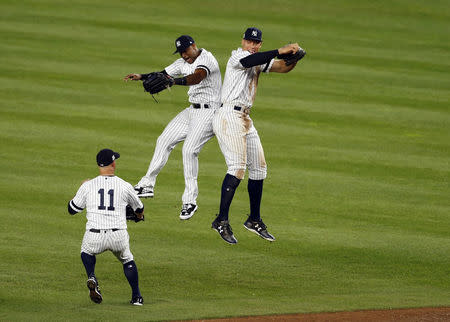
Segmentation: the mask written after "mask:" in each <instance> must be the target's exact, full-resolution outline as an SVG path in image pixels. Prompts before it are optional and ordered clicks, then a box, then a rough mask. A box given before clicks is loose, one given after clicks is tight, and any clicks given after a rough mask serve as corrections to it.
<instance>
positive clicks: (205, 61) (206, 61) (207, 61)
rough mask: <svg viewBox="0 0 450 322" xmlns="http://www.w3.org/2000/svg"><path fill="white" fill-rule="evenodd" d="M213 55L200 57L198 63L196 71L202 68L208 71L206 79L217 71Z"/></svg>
mask: <svg viewBox="0 0 450 322" xmlns="http://www.w3.org/2000/svg"><path fill="white" fill-rule="evenodd" d="M211 56H212V55H200V57H199V58H198V61H196V63H197V66H196V67H195V69H198V68H201V69H204V70H205V71H206V77H208V76H209V74H211V72H212V71H213V70H214V69H215V64H214V61H213V58H212V57H211Z"/></svg>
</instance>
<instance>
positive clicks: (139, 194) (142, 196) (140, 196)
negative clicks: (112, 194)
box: [137, 193, 155, 198]
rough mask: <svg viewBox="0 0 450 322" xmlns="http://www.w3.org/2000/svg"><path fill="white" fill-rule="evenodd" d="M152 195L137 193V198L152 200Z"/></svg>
mask: <svg viewBox="0 0 450 322" xmlns="http://www.w3.org/2000/svg"><path fill="white" fill-rule="evenodd" d="M154 195H155V194H154V193H138V194H137V196H138V197H139V198H153V196H154Z"/></svg>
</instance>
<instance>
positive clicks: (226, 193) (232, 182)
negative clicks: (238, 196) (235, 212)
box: [218, 173, 241, 220]
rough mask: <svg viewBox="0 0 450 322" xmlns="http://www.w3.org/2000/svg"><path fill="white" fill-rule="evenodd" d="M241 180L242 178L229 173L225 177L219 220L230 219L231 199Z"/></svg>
mask: <svg viewBox="0 0 450 322" xmlns="http://www.w3.org/2000/svg"><path fill="white" fill-rule="evenodd" d="M240 182H241V180H239V179H238V178H236V177H235V176H232V175H231V174H228V173H227V175H226V176H225V178H224V179H223V183H222V194H221V196H220V211H219V216H218V220H228V212H229V211H230V205H231V201H232V200H233V197H234V193H235V191H236V188H237V187H238V186H239V183H240Z"/></svg>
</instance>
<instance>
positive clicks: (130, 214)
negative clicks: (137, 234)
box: [125, 205, 144, 222]
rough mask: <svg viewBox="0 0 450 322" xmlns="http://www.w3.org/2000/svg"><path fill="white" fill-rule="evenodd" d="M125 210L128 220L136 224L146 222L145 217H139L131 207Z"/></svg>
mask: <svg viewBox="0 0 450 322" xmlns="http://www.w3.org/2000/svg"><path fill="white" fill-rule="evenodd" d="M125 210H126V216H127V220H134V222H138V221H141V220H144V215H142V218H140V217H138V215H137V214H136V213H135V212H134V210H133V208H131V206H130V205H127V207H126V208H125Z"/></svg>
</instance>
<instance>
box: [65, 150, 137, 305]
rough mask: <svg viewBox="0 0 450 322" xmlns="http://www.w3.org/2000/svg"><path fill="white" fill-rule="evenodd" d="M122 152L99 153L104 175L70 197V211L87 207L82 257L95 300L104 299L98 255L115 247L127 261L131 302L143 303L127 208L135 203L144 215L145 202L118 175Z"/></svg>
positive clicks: (100, 300) (90, 290) (105, 151)
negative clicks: (115, 173) (96, 273)
mask: <svg viewBox="0 0 450 322" xmlns="http://www.w3.org/2000/svg"><path fill="white" fill-rule="evenodd" d="M119 157H120V155H119V153H117V152H114V151H112V150H110V149H103V150H101V151H100V152H98V154H97V164H98V167H99V172H100V175H99V176H98V177H96V178H94V179H92V180H87V181H85V182H84V183H83V184H82V185H81V187H80V188H79V189H78V192H77V194H76V195H75V197H74V198H73V199H72V200H71V201H69V204H68V211H69V213H70V214H71V215H75V214H76V213H78V212H81V211H82V210H83V209H84V208H86V218H87V223H86V232H85V234H84V238H83V242H82V244H81V260H82V261H83V264H84V267H85V269H86V273H87V276H88V280H87V287H88V288H89V295H90V297H91V300H92V301H93V302H95V303H101V302H102V300H103V297H102V294H101V293H100V290H99V286H98V281H97V278H96V276H95V273H94V270H95V262H96V255H97V254H100V253H103V252H104V251H106V250H109V251H111V252H112V253H113V254H114V255H115V256H116V257H117V259H118V260H119V261H121V262H122V264H123V271H124V273H125V276H126V278H127V280H128V283H129V284H130V286H131V290H132V295H131V301H130V303H131V304H133V305H143V303H144V300H143V298H142V296H141V292H140V291H139V282H138V270H137V267H136V263H135V262H134V260H133V254H132V253H131V251H130V244H129V239H130V237H129V235H128V232H127V223H126V216H125V208H126V207H127V205H129V207H131V208H132V209H133V210H134V211H135V213H136V215H137V217H138V218H139V219H141V220H143V219H144V205H143V204H142V202H141V200H139V198H138V196H137V195H136V193H135V191H134V189H133V186H132V185H131V184H129V183H128V182H126V181H124V180H122V179H121V178H119V177H117V176H115V175H114V172H115V169H116V161H115V160H116V159H118V158H119Z"/></svg>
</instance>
